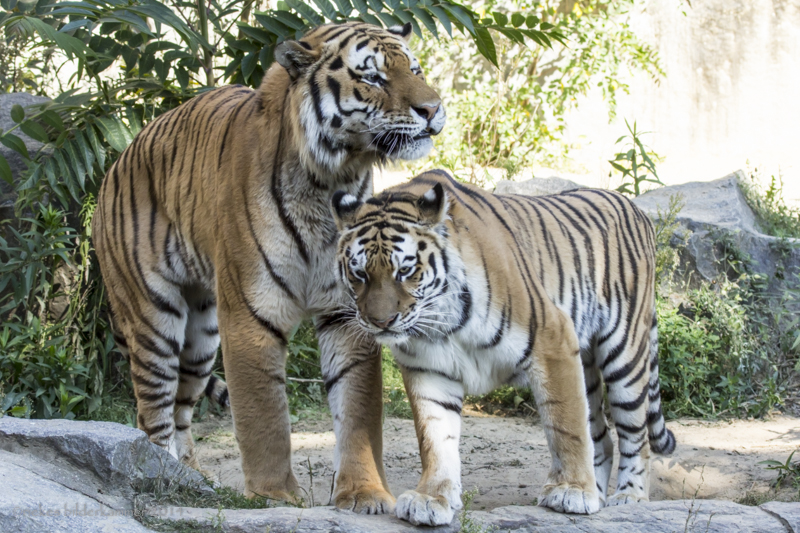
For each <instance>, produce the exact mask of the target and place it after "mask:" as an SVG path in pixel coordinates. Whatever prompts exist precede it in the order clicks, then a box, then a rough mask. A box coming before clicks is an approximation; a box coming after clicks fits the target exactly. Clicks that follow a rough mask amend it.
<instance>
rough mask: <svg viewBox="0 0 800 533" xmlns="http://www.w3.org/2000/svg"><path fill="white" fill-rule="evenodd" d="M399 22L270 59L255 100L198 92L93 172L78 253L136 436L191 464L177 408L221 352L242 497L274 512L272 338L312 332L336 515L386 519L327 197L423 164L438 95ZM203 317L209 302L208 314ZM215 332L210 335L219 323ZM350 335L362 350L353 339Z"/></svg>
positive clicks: (296, 47)
mask: <svg viewBox="0 0 800 533" xmlns="http://www.w3.org/2000/svg"><path fill="white" fill-rule="evenodd" d="M410 36H411V26H410V25H405V26H403V27H396V28H392V29H389V30H383V29H380V28H378V27H375V26H371V25H368V24H363V23H346V24H342V25H327V26H322V27H320V28H317V29H314V30H312V31H310V32H309V33H308V34H306V35H305V36H304V37H303V38H302V39H300V40H298V41H286V42H284V43H282V44H281V45H279V46H277V47H276V49H275V59H276V64H274V65H273V66H272V67H271V68H270V69H269V71H268V72H267V74H266V76H265V77H264V80H263V83H262V84H261V87H260V88H259V89H258V90H256V91H253V90H250V89H248V88H245V87H236V86H233V87H225V88H221V89H217V90H214V91H210V92H208V93H205V94H203V95H201V96H198V97H196V98H194V99H192V100H191V101H190V102H188V103H186V104H184V105H182V106H180V107H178V108H177V109H175V110H172V111H170V112H169V113H165V114H164V115H163V116H161V117H159V118H158V119H156V120H154V121H153V122H152V123H150V124H149V125H148V126H147V127H146V128H145V129H144V130H143V131H142V132H141V133H140V134H139V135H138V136H137V137H136V139H135V140H134V142H133V143H132V144H131V146H130V147H129V148H128V149H127V150H125V152H123V153H122V155H121V156H120V158H119V160H118V161H117V162H116V163H115V164H114V165H113V167H112V168H111V169H110V170H109V172H108V175H107V176H106V180H105V183H104V184H103V187H102V190H101V191H100V194H99V199H98V200H99V201H98V209H97V213H96V215H95V217H94V223H93V227H94V243H95V247H96V249H97V255H98V258H99V260H100V266H101V269H102V272H103V276H104V279H105V283H106V287H107V289H108V295H109V300H110V303H111V307H112V309H113V314H114V322H115V325H116V329H117V331H118V332H119V333H120V335H119V336H118V337H119V342H120V344H121V345H123V346H124V347H126V348H127V349H128V350H129V351H130V362H131V377H132V379H133V385H134V390H135V393H136V399H137V407H138V425H139V427H140V428H141V429H143V430H144V431H145V432H146V433H147V434H148V435H149V437H150V440H151V441H152V442H154V443H156V444H158V445H160V446H163V447H165V448H167V449H168V450H169V451H170V453H171V454H172V455H174V456H176V457H178V458H180V459H181V460H183V461H185V462H186V463H188V464H190V465H192V466H194V467H197V466H198V461H197V459H196V457H195V454H194V446H193V441H192V436H191V429H190V424H191V418H192V407H193V406H194V404H195V402H196V401H197V400H198V398H199V397H200V396H201V395H202V393H203V391H204V389H205V388H206V386H207V384H209V383H210V385H209V388H215V390H216V391H217V392H219V396H221V398H220V399H221V400H223V401H224V400H225V399H226V398H225V391H224V388H219V386H220V383H216V384H215V383H214V382H209V376H210V374H211V367H212V364H213V361H214V355H215V353H216V350H217V346H218V345H219V342H220V337H221V340H222V348H223V353H224V354H225V357H224V365H225V374H226V378H227V380H228V385H229V387H230V405H231V408H232V412H233V416H234V420H235V433H236V438H237V441H238V443H239V448H240V450H241V453H242V466H243V470H244V475H245V492H246V494H248V495H255V494H260V495H265V496H268V497H272V498H280V499H291V498H292V497H293V495H294V494H296V492H297V490H298V484H297V480H296V478H295V476H294V474H293V473H292V467H291V461H290V458H291V448H290V431H291V427H290V422H289V411H288V407H287V399H286V391H285V358H286V344H287V336H288V335H289V333H290V332H291V331H292V328H293V327H294V326H295V325H296V324H297V323H298V322H299V321H300V320H301V319H302V318H303V317H306V316H313V317H315V320H316V326H317V332H318V336H319V342H320V347H321V352H322V361H321V362H322V372H323V376H324V379H325V385H326V388H327V389H328V398H329V402H330V406H331V411H332V413H333V419H334V431H335V434H336V439H337V448H336V452H335V460H334V461H335V466H334V469H335V470H336V472H337V475H336V489H335V493H334V500H335V503H336V505H337V506H339V507H346V508H350V509H354V510H355V511H362V512H381V511H382V510H387V509H390V508H392V507H393V505H394V498H393V497H392V495H391V494H390V492H389V490H388V488H387V485H386V479H385V475H384V470H383V465H382V440H381V410H382V401H381V393H382V391H381V377H380V356H379V353H380V352H379V348H378V346H377V344H375V343H374V342H373V341H370V340H363V336H359V335H353V334H351V333H352V332H349V331H347V330H346V329H342V328H339V327H338V324H336V321H335V319H336V316H337V315H335V314H334V315H330V313H331V312H333V311H335V310H336V309H338V308H340V307H341V305H342V304H343V302H344V301H345V300H344V297H345V295H344V293H343V292H342V290H341V288H339V287H338V286H337V283H336V274H335V271H334V269H332V268H331V265H333V264H334V255H335V250H336V247H335V245H336V237H337V231H336V226H335V225H334V222H333V218H332V216H331V212H330V198H331V195H332V194H333V193H334V192H335V191H336V190H337V189H342V188H343V189H344V190H346V191H348V192H349V193H350V194H352V195H354V196H355V197H356V198H366V197H368V196H370V195H371V193H372V167H373V165H374V164H375V163H376V162H381V161H385V160H391V159H414V158H418V157H421V156H424V155H425V154H427V153H428V151H429V150H430V148H431V146H432V141H431V139H430V136H431V135H435V134H437V133H439V132H440V131H441V129H442V127H443V126H444V122H445V115H444V109H443V108H442V106H441V100H440V98H439V96H438V95H437V94H436V92H435V91H434V90H433V89H431V88H430V87H429V86H428V85H427V84H426V83H425V79H424V76H423V74H422V72H421V70H420V67H419V63H418V62H417V60H416V59H415V58H414V56H413V55H412V53H411V51H410V49H409V47H408V45H407V41H408V39H409V38H410ZM217 306H218V307H217ZM218 324H219V325H218ZM360 339H361V340H360Z"/></svg>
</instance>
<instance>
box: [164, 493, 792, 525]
mask: <svg viewBox="0 0 800 533" xmlns="http://www.w3.org/2000/svg"><path fill="white" fill-rule="evenodd" d="M768 505H770V504H768ZM773 505H779V506H781V507H780V513H782V515H780V516H776V515H777V511H774V510H772V509H770V510H765V509H761V508H758V507H747V506H744V505H739V504H736V503H733V502H726V501H714V500H695V501H692V500H673V501H662V502H650V503H641V504H631V505H623V506H619V507H608V508H605V509H602V510H601V511H600V512H599V513H597V514H595V515H591V516H578V515H564V514H559V513H556V512H554V511H551V510H549V509H544V508H542V507H501V508H498V509H494V510H493V511H490V512H484V511H474V512H470V513H469V520H470V521H471V522H472V523H473V524H479V525H481V526H482V527H483V528H485V529H490V528H496V530H497V531H516V532H520V533H534V532H536V533H557V532H558V533H627V532H630V533H634V532H642V531H647V532H648V533H674V532H676V531H702V532H708V533H745V532H747V533H779V532H787V533H800V530H795V529H791V528H792V527H793V526H792V525H790V522H789V520H787V519H785V518H782V516H788V517H790V518H791V519H795V518H796V517H797V515H798V513H800V503H784V504H773ZM152 515H153V516H159V517H162V519H164V520H166V521H169V522H176V521H185V520H192V521H194V522H196V523H197V524H198V525H202V526H205V527H211V526H213V525H214V524H219V523H221V524H222V527H223V528H224V530H225V531H229V532H236V533H255V532H259V533H260V532H263V531H264V530H269V531H270V532H271V533H283V532H287V533H288V532H297V533H310V532H314V531H341V532H347V533H389V532H395V531H397V532H403V531H414V530H419V529H424V530H426V531H437V532H442V533H451V532H452V533H455V532H456V531H458V530H459V525H458V523H457V522H454V523H453V524H451V525H449V526H442V527H438V528H415V527H414V526H411V525H410V524H408V523H406V522H403V521H401V520H398V519H397V518H394V517H393V516H386V515H382V516H363V515H356V514H353V513H351V512H348V511H340V510H337V509H334V508H332V507H315V508H313V509H294V508H277V509H260V510H246V511H245V510H239V511H226V510H223V511H221V512H220V511H218V510H217V509H191V508H185V507H183V508H165V509H162V510H160V511H152Z"/></svg>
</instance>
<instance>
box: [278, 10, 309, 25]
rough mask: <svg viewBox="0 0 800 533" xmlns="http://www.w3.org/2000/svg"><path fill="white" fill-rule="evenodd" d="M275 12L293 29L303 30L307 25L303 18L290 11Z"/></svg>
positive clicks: (280, 19) (279, 18)
mask: <svg viewBox="0 0 800 533" xmlns="http://www.w3.org/2000/svg"><path fill="white" fill-rule="evenodd" d="M274 14H275V17H276V18H277V19H278V20H279V21H281V22H282V23H283V24H284V25H286V26H288V27H289V28H292V29H293V30H302V29H305V27H306V24H305V22H303V19H301V18H300V17H298V16H297V15H295V14H294V13H289V12H288V11H275V12H274Z"/></svg>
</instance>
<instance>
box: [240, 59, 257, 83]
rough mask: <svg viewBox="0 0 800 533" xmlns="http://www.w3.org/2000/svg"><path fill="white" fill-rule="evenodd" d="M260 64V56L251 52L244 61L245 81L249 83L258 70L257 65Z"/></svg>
mask: <svg viewBox="0 0 800 533" xmlns="http://www.w3.org/2000/svg"><path fill="white" fill-rule="evenodd" d="M257 64H258V54H256V53H255V52H250V53H249V54H247V55H246V56H244V59H242V76H244V81H245V82H247V81H248V80H249V79H250V76H252V75H253V71H254V70H255V69H256V65H257Z"/></svg>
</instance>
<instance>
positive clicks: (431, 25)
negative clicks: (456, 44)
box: [409, 6, 439, 39]
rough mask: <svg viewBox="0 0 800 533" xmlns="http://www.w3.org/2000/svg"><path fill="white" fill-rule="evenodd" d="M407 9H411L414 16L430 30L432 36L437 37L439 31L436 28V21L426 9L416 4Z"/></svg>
mask: <svg viewBox="0 0 800 533" xmlns="http://www.w3.org/2000/svg"><path fill="white" fill-rule="evenodd" d="M409 9H411V12H412V13H413V14H414V16H416V17H417V18H418V19H419V20H421V21H422V24H424V25H425V27H426V28H427V29H428V31H429V32H431V33H432V34H433V36H434V37H436V38H437V39H438V38H439V32H438V30H437V28H436V21H435V20H434V19H433V17H432V16H430V15H429V14H428V12H427V11H425V10H424V9H420V8H419V7H417V6H412V7H411V8H409Z"/></svg>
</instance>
